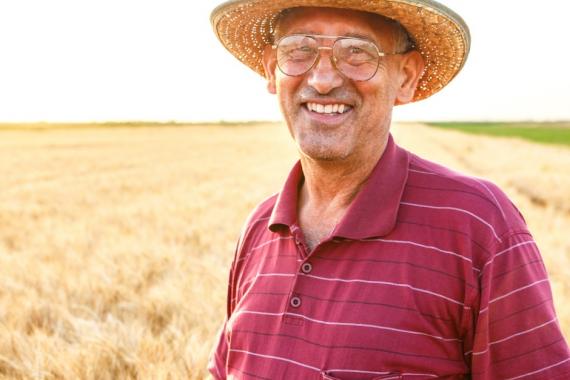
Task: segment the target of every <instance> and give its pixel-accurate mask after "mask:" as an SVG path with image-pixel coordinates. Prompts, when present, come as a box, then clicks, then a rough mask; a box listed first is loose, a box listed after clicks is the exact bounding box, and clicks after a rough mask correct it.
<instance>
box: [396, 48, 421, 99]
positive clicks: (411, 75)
mask: <svg viewBox="0 0 570 380" xmlns="http://www.w3.org/2000/svg"><path fill="white" fill-rule="evenodd" d="M424 68H425V63H424V59H423V57H422V56H421V54H420V53H419V52H417V51H415V50H412V51H411V52H408V53H405V54H403V55H402V60H401V61H400V67H399V78H400V80H399V83H398V88H397V93H396V105H400V104H406V103H409V102H411V101H412V100H413V99H414V94H415V92H416V87H417V86H418V82H419V80H420V78H421V76H422V74H423V72H424Z"/></svg>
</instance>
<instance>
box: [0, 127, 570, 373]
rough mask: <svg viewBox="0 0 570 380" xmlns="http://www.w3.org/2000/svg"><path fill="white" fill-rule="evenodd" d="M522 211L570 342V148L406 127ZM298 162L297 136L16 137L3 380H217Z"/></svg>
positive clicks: (408, 134)
mask: <svg viewBox="0 0 570 380" xmlns="http://www.w3.org/2000/svg"><path fill="white" fill-rule="evenodd" d="M393 131H394V135H395V137H396V140H397V141H398V142H399V143H400V144H401V145H403V146H405V147H407V148H409V149H411V150H413V151H415V152H416V153H418V154H420V155H423V156H424V157H426V158H430V159H432V160H435V161H438V162H441V163H443V164H446V165H448V166H450V167H452V168H455V169H458V170H462V171H465V172H468V173H470V174H473V175H476V176H480V177H486V178H489V179H491V180H492V181H494V182H496V183H497V184H499V185H500V186H501V187H502V188H503V189H504V190H505V191H506V192H507V193H508V194H509V196H511V199H513V200H514V201H515V203H516V204H517V205H518V206H519V208H520V209H521V210H522V212H523V214H524V215H525V216H526V219H527V222H528V224H529V225H530V228H531V230H532V231H533V234H534V236H535V238H536V240H537V242H538V244H539V247H540V248H541V250H542V252H543V256H544V260H545V263H546V266H547V268H548V270H549V274H550V278H551V280H552V287H553V291H554V296H555V303H556V307H557V311H558V316H559V319H560V323H561V325H562V328H563V330H564V333H565V334H566V336H567V337H570V306H567V305H566V304H567V302H568V301H569V300H570V281H569V280H570V265H569V264H570V173H569V172H568V168H569V167H570V149H567V148H559V147H555V146H541V145H538V144H533V143H529V142H523V141H519V140H516V139H504V138H490V137H480V136H470V135H464V134H461V133H458V132H452V131H443V130H439V129H434V128H428V127H426V126H423V125H419V124H417V125H416V124H403V125H396V126H394V128H393ZM295 160H296V151H295V148H294V146H293V144H292V143H291V141H290V138H289V137H288V135H287V133H286V131H285V127H284V126H282V125H231V126H224V125H204V126H165V125H162V126H156V127H153V126H144V127H136V128H135V127H128V126H125V127H120V126H114V127H113V128H104V127H92V128H59V129H57V128H56V129H50V128H39V129H25V130H17V129H12V130H0V173H1V176H0V379H182V378H184V379H202V378H205V377H206V376H207V373H206V369H205V366H206V362H207V357H208V354H209V352H210V349H211V347H212V344H213V342H214V338H215V334H216V330H217V329H218V327H219V324H220V323H221V321H222V319H223V316H224V313H225V295H226V285H227V274H228V267H229V265H230V262H231V259H232V255H233V250H234V245H235V241H236V239H237V236H238V233H239V230H240V228H241V225H242V223H243V221H244V219H245V217H246V215H247V214H248V212H249V211H250V210H251V208H252V207H253V206H254V205H255V204H256V203H257V202H259V201H260V200H262V199H264V198H265V197H267V196H268V195H270V194H272V193H275V192H276V191H278V190H279V189H280V187H281V185H282V183H283V181H284V179H285V178H286V175H287V173H288V171H289V169H290V167H291V166H292V165H293V163H294V162H295Z"/></svg>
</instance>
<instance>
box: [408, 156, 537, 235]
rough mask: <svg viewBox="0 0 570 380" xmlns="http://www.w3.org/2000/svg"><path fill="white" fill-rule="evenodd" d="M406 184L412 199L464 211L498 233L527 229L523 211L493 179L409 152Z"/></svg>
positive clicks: (434, 205) (437, 207)
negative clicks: (462, 171) (472, 174)
mask: <svg viewBox="0 0 570 380" xmlns="http://www.w3.org/2000/svg"><path fill="white" fill-rule="evenodd" d="M407 187H408V188H409V192H408V193H409V194H413V195H411V198H412V199H413V200H416V201H417V202H424V203H423V204H425V205H426V206H431V207H433V208H436V209H441V208H446V209H452V210H457V211H459V212H463V213H467V214H469V215H471V216H472V217H474V218H477V219H480V221H483V222H486V223H489V224H491V225H493V227H494V228H495V229H496V230H497V233H499V234H508V233H510V232H515V231H521V230H526V224H525V221H524V218H523V217H522V214H521V213H520V211H519V210H518V209H517V207H516V206H515V205H514V204H513V202H512V201H511V200H510V199H509V197H508V196H507V195H506V194H505V193H504V192H503V190H501V189H500V188H499V187H498V186H497V185H495V184H494V183H493V182H491V181H489V180H486V179H482V178H478V177H474V176H470V175H466V174H464V173H460V172H457V171H454V170H452V169H450V168H447V167H445V166H442V165H440V164H437V163H434V162H431V161H429V160H426V159H424V158H421V157H419V156H417V155H415V154H413V153H412V154H411V160H410V167H409V176H408V182H407Z"/></svg>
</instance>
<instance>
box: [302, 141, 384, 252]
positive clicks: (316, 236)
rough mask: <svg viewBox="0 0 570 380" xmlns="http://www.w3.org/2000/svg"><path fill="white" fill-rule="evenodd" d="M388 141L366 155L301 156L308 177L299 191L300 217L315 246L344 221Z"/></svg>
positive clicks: (304, 230) (308, 236)
mask: <svg viewBox="0 0 570 380" xmlns="http://www.w3.org/2000/svg"><path fill="white" fill-rule="evenodd" d="M386 145H387V141H385V142H384V144H383V145H382V147H381V149H378V148H377V149H376V150H374V151H373V152H369V153H368V154H366V155H363V158H362V159H354V160H344V161H341V162H336V161H317V160H313V159H311V158H309V157H301V166H302V168H303V174H304V176H305V180H304V182H303V185H302V187H301V189H300V192H299V204H298V218H299V224H300V227H301V229H302V230H303V232H304V234H305V239H306V241H307V244H308V245H309V248H310V249H311V250H312V249H313V248H314V247H315V246H316V245H317V244H318V243H319V242H320V241H322V240H323V239H324V238H326V237H327V236H329V235H330V233H331V232H332V230H333V229H334V227H335V226H336V225H337V224H338V222H340V220H341V219H342V217H343V216H344V214H345V213H346V210H347V209H348V207H349V206H350V204H351V203H352V201H353V200H354V198H356V196H357V195H358V193H359V191H360V190H361V189H362V186H363V185H364V183H365V182H366V180H367V179H368V177H369V176H370V174H371V173H372V170H373V169H374V167H375V166H376V164H377V163H378V160H379V159H380V157H381V156H382V154H383V153H384V150H385V149H386Z"/></svg>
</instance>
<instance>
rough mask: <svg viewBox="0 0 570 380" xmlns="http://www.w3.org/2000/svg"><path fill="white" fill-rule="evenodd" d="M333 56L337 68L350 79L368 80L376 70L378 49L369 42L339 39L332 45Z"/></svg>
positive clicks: (357, 39)
mask: <svg viewBox="0 0 570 380" xmlns="http://www.w3.org/2000/svg"><path fill="white" fill-rule="evenodd" d="M333 54H334V56H335V58H336V66H337V68H338V69H339V70H340V71H341V72H342V73H343V74H344V75H346V76H347V77H349V78H351V79H354V80H360V81H365V80H368V79H370V78H372V77H373V76H374V74H376V70H377V69H378V60H379V55H378V49H377V48H376V45H374V43H373V42H371V41H367V40H362V39H359V38H342V39H339V40H337V41H336V42H335V44H334V47H333Z"/></svg>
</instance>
